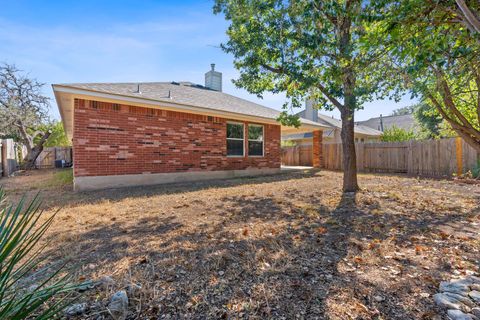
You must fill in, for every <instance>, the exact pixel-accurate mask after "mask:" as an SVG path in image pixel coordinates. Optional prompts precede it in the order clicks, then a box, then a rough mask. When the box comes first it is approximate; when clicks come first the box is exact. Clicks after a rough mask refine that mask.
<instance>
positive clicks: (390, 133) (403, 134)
mask: <svg viewBox="0 0 480 320" xmlns="http://www.w3.org/2000/svg"><path fill="white" fill-rule="evenodd" d="M416 138H417V135H416V134H415V132H414V131H413V130H405V129H403V128H399V127H397V126H392V127H391V128H388V129H386V130H384V131H383V133H382V136H381V139H382V141H383V142H403V141H410V140H415V139H416Z"/></svg>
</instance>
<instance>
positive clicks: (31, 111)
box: [0, 64, 51, 168]
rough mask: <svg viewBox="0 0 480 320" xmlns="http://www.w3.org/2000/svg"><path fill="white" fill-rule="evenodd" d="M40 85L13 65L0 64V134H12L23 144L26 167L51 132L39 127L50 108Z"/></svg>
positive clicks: (46, 118) (32, 160) (29, 165)
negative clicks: (25, 151) (25, 153)
mask: <svg viewBox="0 0 480 320" xmlns="http://www.w3.org/2000/svg"><path fill="white" fill-rule="evenodd" d="M42 87H43V84H42V83H39V82H38V81H37V80H35V79H30V78H28V76H26V75H24V74H21V73H20V70H18V69H17V68H16V67H15V66H14V65H8V64H3V65H0V136H10V137H15V138H17V139H18V140H19V141H20V142H21V143H23V144H24V145H25V146H26V148H27V155H26V157H25V159H24V161H25V163H24V165H25V167H26V168H32V167H33V166H34V164H35V160H36V159H37V157H38V155H39V154H40V153H41V152H42V150H43V147H44V144H45V142H46V141H47V139H48V138H49V136H50V133H51V132H50V131H48V130H47V131H42V130H39V128H40V126H41V125H42V124H43V123H45V122H46V121H47V120H48V109H49V99H48V98H47V97H45V96H43V95H42V93H41V89H42Z"/></svg>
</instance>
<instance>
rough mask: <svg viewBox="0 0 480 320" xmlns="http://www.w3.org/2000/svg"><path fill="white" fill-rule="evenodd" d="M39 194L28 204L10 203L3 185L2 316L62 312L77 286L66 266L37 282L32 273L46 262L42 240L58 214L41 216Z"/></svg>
mask: <svg viewBox="0 0 480 320" xmlns="http://www.w3.org/2000/svg"><path fill="white" fill-rule="evenodd" d="M40 204H41V202H40V199H39V197H38V195H37V196H36V197H35V198H34V199H33V200H32V201H31V202H29V203H26V200H25V198H22V199H21V200H20V202H19V203H18V204H16V205H13V204H11V205H7V203H6V201H5V191H4V190H3V189H2V188H1V187H0V319H26V318H35V319H52V318H57V317H59V316H60V315H61V311H62V310H63V308H64V307H65V305H66V303H68V302H69V295H68V293H70V292H72V291H73V290H75V289H76V288H77V286H75V285H71V284H70V275H69V273H68V272H67V273H65V272H64V268H63V266H60V267H58V268H56V270H55V271H50V273H49V271H44V272H37V273H40V275H39V279H37V278H36V277H33V278H35V279H33V280H35V282H37V283H36V284H32V276H31V274H32V273H33V272H34V271H36V270H37V268H38V267H39V265H40V264H41V263H42V261H44V259H42V258H41V253H42V251H43V249H44V248H45V246H46V244H44V245H40V243H39V240H40V239H41V238H42V236H43V235H44V234H45V232H46V231H47V229H48V228H49V227H50V225H51V224H52V222H53V219H54V217H55V214H53V215H52V216H50V217H49V218H48V219H46V220H45V221H44V222H41V221H40V220H39V219H40V217H41V214H42V211H41V210H40Z"/></svg>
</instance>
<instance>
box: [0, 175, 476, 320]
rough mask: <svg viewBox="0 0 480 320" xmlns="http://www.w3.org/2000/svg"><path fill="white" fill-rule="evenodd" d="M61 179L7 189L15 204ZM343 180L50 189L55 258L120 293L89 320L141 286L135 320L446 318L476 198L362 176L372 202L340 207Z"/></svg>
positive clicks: (472, 231)
mask: <svg viewBox="0 0 480 320" xmlns="http://www.w3.org/2000/svg"><path fill="white" fill-rule="evenodd" d="M56 175H57V173H56V171H48V172H44V173H38V174H33V175H30V176H23V177H22V176H19V177H15V178H11V179H7V180H6V181H7V182H2V180H0V184H1V183H4V184H6V188H7V190H9V191H10V192H11V197H12V198H15V197H17V196H19V195H20V194H22V193H23V192H31V193H33V192H34V191H35V190H33V189H32V188H31V186H32V185H37V184H36V182H35V181H50V180H51V179H54V180H56V181H57V180H61V179H58V178H56V177H55V176H56ZM341 180H342V177H341V174H340V173H334V172H298V173H289V174H284V175H279V176H273V177H263V178H252V179H239V180H231V181H220V182H211V183H207V182H204V183H197V184H188V185H176V186H158V187H146V188H145V187H144V188H129V189H118V190H103V191H98V192H90V193H73V192H72V191H71V190H70V189H69V188H67V187H65V186H64V185H63V184H51V185H49V184H44V186H45V185H48V186H49V187H48V188H47V189H46V190H45V192H44V194H45V195H48V196H46V197H47V198H46V206H47V207H48V210H47V211H53V210H57V209H58V208H60V207H61V208H62V210H61V211H60V213H59V215H58V216H57V223H55V224H54V226H52V228H51V230H49V233H48V239H46V240H49V241H50V242H49V245H48V252H47V257H48V259H49V261H51V262H52V263H53V262H55V261H57V262H58V261H63V260H65V259H67V261H68V260H70V261H71V264H76V265H77V266H78V267H79V272H78V277H79V279H93V280H95V279H100V278H101V277H103V276H106V275H108V276H111V277H112V278H113V279H114V280H115V284H114V285H113V286H110V287H108V288H97V289H94V290H91V291H87V292H86V294H85V296H83V297H81V299H82V300H85V301H86V302H87V303H88V304H89V306H90V309H89V310H88V312H87V313H86V314H85V315H84V316H82V317H83V318H89V319H97V317H98V316H107V315H108V311H107V309H106V305H107V303H108V299H109V298H110V296H111V295H112V294H113V292H114V291H116V290H119V289H123V288H125V287H128V286H129V285H130V284H132V283H135V284H139V285H141V289H138V290H135V292H130V293H129V296H130V302H131V303H130V318H131V319H136V318H158V317H165V318H168V317H170V318H186V319H206V318H234V319H237V318H250V319H268V318H271V319H310V318H318V319H371V318H376V319H432V318H434V317H435V316H436V315H437V314H442V313H441V312H442V311H441V310H438V309H436V307H435V305H434V303H433V299H432V295H433V294H434V293H436V291H437V287H438V283H439V282H440V281H442V280H446V279H450V278H451V277H452V276H455V275H462V274H469V273H478V271H479V270H478V268H479V256H480V251H479V250H480V235H479V232H478V230H479V226H480V218H479V217H480V209H479V203H480V187H479V186H478V185H467V184H465V185H463V184H458V183H453V182H452V181H447V180H422V179H411V178H406V177H401V176H388V175H361V176H360V184H361V186H362V188H363V190H362V191H361V192H359V193H357V194H355V195H353V194H352V195H346V196H345V195H342V193H341V190H340V186H341ZM63 181H66V179H65V180H63ZM379 297H380V298H379Z"/></svg>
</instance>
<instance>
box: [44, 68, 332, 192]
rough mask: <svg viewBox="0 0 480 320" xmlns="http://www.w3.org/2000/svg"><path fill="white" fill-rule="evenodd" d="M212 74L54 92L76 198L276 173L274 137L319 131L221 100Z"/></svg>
mask: <svg viewBox="0 0 480 320" xmlns="http://www.w3.org/2000/svg"><path fill="white" fill-rule="evenodd" d="M221 84H222V74H221V73H220V72H217V71H215V70H214V65H212V70H210V71H209V72H207V73H206V75H205V86H201V85H197V84H192V83H190V82H155V83H83V84H55V85H53V90H54V93H55V98H56V101H57V103H58V106H59V109H60V114H61V116H62V120H63V124H64V127H65V132H66V134H67V136H68V137H69V138H70V139H72V144H73V158H74V171H73V172H74V187H75V189H76V190H87V189H99V188H106V187H120V186H131V185H147V184H159V183H168V182H177V181H196V180H206V179H216V178H229V177H235V176H247V175H256V174H267V173H274V172H278V171H279V170H280V163H281V146H280V142H281V135H282V134H292V133H299V132H313V136H314V151H313V152H314V155H315V156H314V166H317V167H318V166H320V164H321V160H320V159H321V143H322V130H323V129H326V127H327V126H326V125H324V124H320V123H315V122H312V121H309V120H306V119H302V120H301V126H300V127H299V128H293V127H284V126H281V125H280V124H279V123H278V122H277V121H276V118H277V117H278V115H279V112H278V111H276V110H274V109H271V108H267V107H264V106H261V105H259V104H256V103H253V102H250V101H247V100H244V99H241V98H238V97H234V96H231V95H229V94H225V93H222V92H221Z"/></svg>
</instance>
